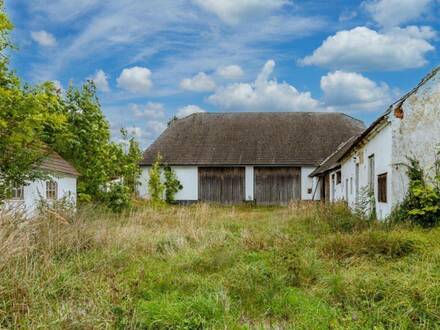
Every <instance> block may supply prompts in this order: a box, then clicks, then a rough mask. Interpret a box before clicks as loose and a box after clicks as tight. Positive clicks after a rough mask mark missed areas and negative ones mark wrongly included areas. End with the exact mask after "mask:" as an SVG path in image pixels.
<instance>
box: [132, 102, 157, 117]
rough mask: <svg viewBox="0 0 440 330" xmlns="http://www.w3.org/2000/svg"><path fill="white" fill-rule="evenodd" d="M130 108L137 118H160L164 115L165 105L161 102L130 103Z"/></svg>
mask: <svg viewBox="0 0 440 330" xmlns="http://www.w3.org/2000/svg"><path fill="white" fill-rule="evenodd" d="M130 108H131V111H132V112H133V115H134V116H135V117H137V118H148V119H162V118H164V117H165V107H164V106H163V104H161V103H153V102H148V103H147V104H146V105H144V106H142V105H139V104H131V105H130Z"/></svg>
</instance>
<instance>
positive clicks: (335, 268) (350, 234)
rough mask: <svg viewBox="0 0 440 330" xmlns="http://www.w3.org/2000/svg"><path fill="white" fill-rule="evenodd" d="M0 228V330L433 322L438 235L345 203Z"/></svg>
mask: <svg viewBox="0 0 440 330" xmlns="http://www.w3.org/2000/svg"><path fill="white" fill-rule="evenodd" d="M68 220H69V223H68V224H66V223H65V221H62V220H61V219H60V218H59V217H58V216H55V215H53V214H47V215H46V216H45V217H43V218H41V219H37V220H35V221H31V222H29V221H27V222H23V221H21V220H20V219H17V217H15V218H11V217H8V216H6V215H2V217H1V220H0V328H2V327H3V328H23V329H28V328H66V329H78V328H81V329H84V328H86V329H87V328H129V329H130V328H131V329H144V328H146V329H164V328H165V329H175V328H185V329H201V328H218V329H224V328H233V329H235V328H243V327H244V328H292V327H293V328H302V329H311V328H313V329H328V328H373V327H377V328H395V327H396V328H435V327H437V325H438V324H440V306H439V304H440V300H439V297H440V267H439V266H438V265H440V242H439V241H438V238H437V235H438V234H439V230H438V229H433V230H430V231H423V230H421V229H411V228H392V229H390V228H385V227H383V226H381V225H380V224H377V223H368V222H364V221H361V220H359V219H357V218H356V217H354V216H353V215H352V214H351V213H350V212H349V211H348V210H347V209H346V208H345V207H344V206H341V205H336V206H322V205H317V204H305V203H299V204H291V205H290V206H289V207H285V208H252V207H248V206H243V207H228V208H222V207H214V206H208V205H195V206H191V207H169V208H163V209H154V208H151V207H148V206H143V207H139V209H138V210H137V211H135V212H132V213H131V214H126V215H123V216H120V215H114V214H111V213H108V212H106V211H104V210H101V209H99V208H96V207H89V208H84V209H81V210H80V211H79V212H78V214H77V216H76V217H72V218H71V219H68Z"/></svg>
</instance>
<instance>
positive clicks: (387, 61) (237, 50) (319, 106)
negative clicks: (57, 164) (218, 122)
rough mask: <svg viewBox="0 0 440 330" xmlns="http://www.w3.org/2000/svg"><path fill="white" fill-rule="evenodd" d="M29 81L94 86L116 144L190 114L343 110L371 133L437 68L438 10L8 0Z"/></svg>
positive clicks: (439, 2)
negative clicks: (123, 134)
mask: <svg viewBox="0 0 440 330" xmlns="http://www.w3.org/2000/svg"><path fill="white" fill-rule="evenodd" d="M5 6H6V10H7V12H8V14H9V15H10V17H11V19H12V21H13V23H14V25H15V30H14V32H13V34H12V37H13V41H14V43H15V45H16V46H17V50H16V51H13V53H12V54H11V65H12V67H13V69H14V70H16V71H17V73H18V74H19V76H20V77H21V78H22V79H23V80H24V81H26V82H29V83H32V84H34V83H40V82H43V81H47V80H51V81H54V82H55V83H56V84H57V85H58V86H59V87H60V88H63V89H65V88H67V86H69V84H70V83H73V84H75V85H77V86H79V85H81V84H82V83H84V82H85V81H87V80H88V79H91V80H93V81H94V82H95V84H96V86H97V89H98V96H99V99H100V102H101V105H102V108H103V111H104V113H105V115H106V116H107V118H108V120H109V122H110V125H111V128H112V133H113V137H114V139H115V140H117V139H118V138H119V135H118V134H119V131H120V129H121V128H122V127H124V128H126V129H127V130H128V132H129V133H130V134H132V135H134V136H135V137H137V138H138V139H139V141H140V142H141V145H142V147H147V146H148V145H149V144H151V143H152V142H153V141H154V139H155V138H157V136H159V135H160V133H161V132H162V131H163V130H164V129H165V128H166V127H167V123H168V121H169V120H170V119H171V118H173V117H174V116H177V117H179V118H182V117H185V116H187V115H190V114H192V113H195V112H239V111H267V112H269V111H338V112H344V113H346V114H348V115H350V116H353V117H356V118H358V119H361V120H363V121H364V122H365V124H366V125H368V124H369V123H371V122H372V121H373V120H374V119H376V118H377V117H378V116H379V115H380V114H381V113H383V112H384V111H385V110H386V109H387V108H388V106H389V105H390V104H392V103H393V102H395V101H396V100H398V99H399V97H400V96H402V95H403V94H404V93H406V92H407V91H409V90H410V89H412V88H413V87H414V86H415V85H416V84H417V83H418V82H419V81H420V80H421V79H422V78H423V77H424V76H425V75H426V74H427V73H429V72H430V71H431V70H432V69H433V68H435V67H437V66H439V65H440V56H439V53H438V48H439V46H440V41H439V40H440V39H439V37H440V35H439V31H440V19H439V17H440V0H365V1H353V0H332V1H328V0H314V1H312V0H310V1H309V0H302V1H299V0H221V1H220V0H118V1H107V0H75V1H72V0H6V1H5Z"/></svg>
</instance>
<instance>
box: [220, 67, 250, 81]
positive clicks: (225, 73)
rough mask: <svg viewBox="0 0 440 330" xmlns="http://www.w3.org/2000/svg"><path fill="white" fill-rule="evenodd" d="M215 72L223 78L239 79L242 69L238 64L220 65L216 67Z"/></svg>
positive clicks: (241, 75) (242, 73)
mask: <svg viewBox="0 0 440 330" xmlns="http://www.w3.org/2000/svg"><path fill="white" fill-rule="evenodd" d="M217 74H218V75H220V76H222V77H223V78H225V79H231V80H232V79H239V78H241V77H243V75H244V72H243V69H242V68H241V67H240V66H238V65H228V66H222V67H220V68H218V69H217Z"/></svg>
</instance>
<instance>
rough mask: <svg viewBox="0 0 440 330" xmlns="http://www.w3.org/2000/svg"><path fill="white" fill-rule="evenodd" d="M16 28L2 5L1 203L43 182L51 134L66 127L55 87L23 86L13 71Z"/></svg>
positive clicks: (0, 88) (0, 4)
mask: <svg viewBox="0 0 440 330" xmlns="http://www.w3.org/2000/svg"><path fill="white" fill-rule="evenodd" d="M11 29H12V24H11V23H10V21H9V20H8V17H7V15H6V14H5V12H4V9H3V1H0V55H1V59H0V203H1V202H2V201H3V200H4V199H5V198H7V197H8V196H9V193H10V188H11V187H12V186H15V185H24V184H25V183H26V182H27V181H30V180H34V179H36V178H43V177H44V174H43V173H41V171H39V170H38V164H39V163H40V162H41V161H42V160H43V158H44V157H45V156H46V154H47V148H46V145H45V144H44V141H45V140H46V139H47V137H48V132H50V131H51V130H56V129H59V128H60V127H62V126H63V125H64V123H65V116H64V115H63V114H60V113H58V111H57V110H58V109H59V108H60V104H61V103H60V98H59V95H58V94H57V92H56V90H55V87H54V86H53V84H51V83H45V84H42V85H40V86H22V84H21V83H20V80H19V78H18V77H17V76H16V75H15V74H14V73H13V72H11V71H10V70H9V68H8V64H9V59H8V57H7V56H6V55H5V54H4V51H5V50H7V49H8V48H11V47H12V46H11V43H10V41H9V32H10V30H11Z"/></svg>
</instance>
